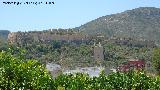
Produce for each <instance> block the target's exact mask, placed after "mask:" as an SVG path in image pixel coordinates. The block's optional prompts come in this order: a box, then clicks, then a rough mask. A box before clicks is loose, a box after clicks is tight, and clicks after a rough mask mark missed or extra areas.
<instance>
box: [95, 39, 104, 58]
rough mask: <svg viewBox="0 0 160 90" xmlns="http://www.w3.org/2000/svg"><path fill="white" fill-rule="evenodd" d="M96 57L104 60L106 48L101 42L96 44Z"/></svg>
mask: <svg viewBox="0 0 160 90" xmlns="http://www.w3.org/2000/svg"><path fill="white" fill-rule="evenodd" d="M94 59H95V60H104V49H103V46H102V45H101V43H100V42H99V44H98V45H94Z"/></svg>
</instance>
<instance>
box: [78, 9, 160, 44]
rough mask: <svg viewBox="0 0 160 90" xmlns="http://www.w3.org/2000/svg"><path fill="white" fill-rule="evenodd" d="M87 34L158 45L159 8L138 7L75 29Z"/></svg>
mask: <svg viewBox="0 0 160 90" xmlns="http://www.w3.org/2000/svg"><path fill="white" fill-rule="evenodd" d="M75 29H77V30H79V31H82V32H85V33H88V34H97V33H101V34H104V35H106V36H109V37H111V36H116V37H131V38H137V39H146V40H155V41H156V42H158V43H160V8H155V7H140V8H136V9H133V10H127V11H124V12H122V13H117V14H112V15H107V16H102V17H100V18H97V19H95V20H93V21H90V22H88V23H86V24H84V25H82V26H80V27H77V28H75Z"/></svg>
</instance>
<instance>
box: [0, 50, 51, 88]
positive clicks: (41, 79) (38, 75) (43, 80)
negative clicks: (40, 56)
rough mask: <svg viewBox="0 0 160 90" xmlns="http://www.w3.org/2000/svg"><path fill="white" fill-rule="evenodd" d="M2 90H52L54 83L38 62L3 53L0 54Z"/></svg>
mask: <svg viewBox="0 0 160 90" xmlns="http://www.w3.org/2000/svg"><path fill="white" fill-rule="evenodd" d="M0 89H2V90H11V89H15V90H27V89H30V90H48V89H50V90H51V89H54V81H53V80H52V78H51V76H50V75H49V73H48V71H47V70H46V69H45V67H44V66H43V65H41V64H40V63H39V62H38V61H36V60H24V59H22V58H20V57H18V58H17V57H15V56H13V55H12V54H11V53H9V52H4V51H3V52H0Z"/></svg>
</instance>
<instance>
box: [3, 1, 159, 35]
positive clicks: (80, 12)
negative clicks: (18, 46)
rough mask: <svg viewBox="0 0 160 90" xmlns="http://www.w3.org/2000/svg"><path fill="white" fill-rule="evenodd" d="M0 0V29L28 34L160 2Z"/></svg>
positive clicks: (74, 24)
mask: <svg viewBox="0 0 160 90" xmlns="http://www.w3.org/2000/svg"><path fill="white" fill-rule="evenodd" d="M4 1H16V2H26V1H28V2H29V1H32V2H36V1H38V2H40V0H0V30H10V31H13V32H16V31H31V30H36V31H38V30H45V29H50V28H74V27H78V26H80V25H82V24H85V23H87V22H89V21H91V20H94V19H96V18H98V17H101V16H105V15H110V14H115V13H120V12H123V11H125V10H130V9H134V8H138V7H157V8H160V0H41V1H42V2H46V1H47V2H55V4H54V5H46V4H41V5H37V6H36V5H24V4H23V5H18V6H17V5H5V4H3V3H2V2H4Z"/></svg>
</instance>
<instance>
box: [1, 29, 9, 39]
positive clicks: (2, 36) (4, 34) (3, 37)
mask: <svg viewBox="0 0 160 90" xmlns="http://www.w3.org/2000/svg"><path fill="white" fill-rule="evenodd" d="M9 33H10V31H8V30H0V39H1V40H2V39H3V40H5V41H6V40H7V38H8V34H9Z"/></svg>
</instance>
